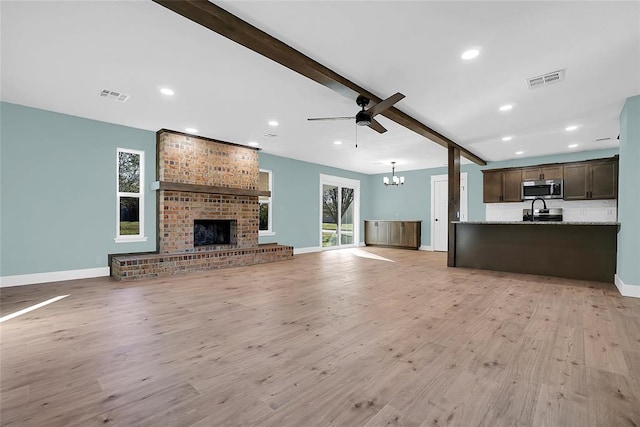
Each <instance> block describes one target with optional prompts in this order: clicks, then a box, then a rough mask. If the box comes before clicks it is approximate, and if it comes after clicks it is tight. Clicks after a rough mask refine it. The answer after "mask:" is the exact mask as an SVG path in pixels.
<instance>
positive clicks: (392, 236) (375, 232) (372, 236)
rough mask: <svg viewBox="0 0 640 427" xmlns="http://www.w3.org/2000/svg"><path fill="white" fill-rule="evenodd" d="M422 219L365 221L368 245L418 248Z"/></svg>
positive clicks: (365, 234)
mask: <svg viewBox="0 0 640 427" xmlns="http://www.w3.org/2000/svg"><path fill="white" fill-rule="evenodd" d="M421 224H422V221H365V222H364V243H365V244H366V245H369V246H370V245H378V246H393V247H399V248H411V249H418V248H419V247H420V234H421Z"/></svg>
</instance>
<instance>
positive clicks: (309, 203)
mask: <svg viewBox="0 0 640 427" xmlns="http://www.w3.org/2000/svg"><path fill="white" fill-rule="evenodd" d="M260 168H261V169H267V170H270V171H272V180H273V195H272V200H273V201H272V203H273V224H272V227H273V231H274V232H275V233H276V235H275V236H264V237H260V243H273V242H277V243H280V244H284V245H290V246H293V247H295V248H298V249H300V248H317V247H318V246H320V174H325V175H333V176H338V177H341V178H349V179H355V180H359V181H360V224H361V226H360V230H361V232H360V241H363V240H364V225H363V224H364V219H366V218H367V216H368V212H369V211H370V210H371V189H370V185H369V176H368V175H364V174H360V173H356V172H350V171H346V170H343V169H336V168H331V167H327V166H322V165H318V164H315V163H307V162H301V161H299V160H293V159H289V158H286V157H279V156H273V155H270V154H266V153H262V152H260Z"/></svg>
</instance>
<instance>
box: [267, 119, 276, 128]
mask: <svg viewBox="0 0 640 427" xmlns="http://www.w3.org/2000/svg"><path fill="white" fill-rule="evenodd" d="M269 126H274V127H275V126H278V122H276V121H275V120H271V121H270V122H269Z"/></svg>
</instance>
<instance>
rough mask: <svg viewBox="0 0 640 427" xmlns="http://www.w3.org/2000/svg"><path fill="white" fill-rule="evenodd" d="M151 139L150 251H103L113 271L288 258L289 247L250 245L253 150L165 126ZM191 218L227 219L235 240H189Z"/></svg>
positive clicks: (254, 220) (118, 274)
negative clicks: (153, 198)
mask: <svg viewBox="0 0 640 427" xmlns="http://www.w3.org/2000/svg"><path fill="white" fill-rule="evenodd" d="M156 144H157V159H158V164H157V176H158V181H159V185H158V187H159V189H158V194H157V203H158V220H157V226H158V230H157V236H158V241H157V253H154V254H138V255H136V254H128V255H115V256H113V257H111V275H112V276H113V277H114V278H116V279H117V280H133V279H141V278H149V277H159V276H166V275H172V274H178V273H182V272H186V271H204V270H211V269H217V268H224V267H234V266H241V265H250V264H259V263H263V262H272V261H280V260H286V259H291V258H292V257H293V248H292V247H291V246H283V245H277V244H276V245H274V244H271V245H259V244H258V225H259V219H258V214H259V204H258V196H259V195H261V192H260V191H259V190H258V179H259V174H260V169H259V164H258V152H257V150H256V149H254V148H251V147H245V146H241V145H238V144H232V143H228V142H222V141H216V140H212V139H208V138H201V137H194V136H192V135H187V134H183V133H181V132H175V131H169V130H165V129H163V130H160V131H158V132H157V134H156ZM195 220H234V221H235V226H234V227H233V229H234V230H235V232H236V235H235V236H234V239H233V241H234V242H235V243H234V244H225V245H210V246H194V236H193V234H194V233H193V228H194V221H195ZM189 254H190V255H189Z"/></svg>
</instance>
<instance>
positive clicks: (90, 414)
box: [0, 248, 640, 427]
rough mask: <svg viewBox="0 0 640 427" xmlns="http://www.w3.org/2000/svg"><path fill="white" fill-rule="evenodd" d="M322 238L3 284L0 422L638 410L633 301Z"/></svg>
mask: <svg viewBox="0 0 640 427" xmlns="http://www.w3.org/2000/svg"><path fill="white" fill-rule="evenodd" d="M445 264H446V255H445V254H443V253H432V252H418V251H406V250H397V249H385V248H364V249H356V250H351V251H349V250H342V251H331V252H324V253H315V254H306V255H299V256H296V257H295V259H294V260H292V261H287V262H280V263H274V264H266V265H258V266H252V267H244V268H236V269H229V270H220V271H215V272H209V273H202V274H192V275H186V276H176V277H172V278H168V279H158V280H150V281H144V282H142V281H141V282H134V283H125V284H121V283H116V282H114V281H111V280H110V279H107V278H101V279H90V280H78V281H70V282H61V283H52V284H46V285H33V286H23V287H15V288H5V289H2V290H1V291H2V292H1V299H0V301H1V308H2V313H3V315H6V314H9V313H11V312H13V311H16V310H19V309H22V308H24V307H26V306H29V305H31V304H34V303H38V302H41V301H43V300H46V299H49V298H52V297H54V296H57V295H64V294H69V297H67V298H64V299H62V300H60V301H58V302H56V303H53V304H51V305H48V306H46V307H43V308H40V309H38V310H35V311H32V312H30V313H28V314H26V315H23V316H20V317H17V318H15V319H12V320H8V321H6V322H4V323H3V324H2V325H1V328H2V329H1V334H2V335H1V345H2V347H1V350H0V357H1V359H0V364H1V372H0V373H1V375H2V376H1V405H2V407H1V412H0V415H1V424H2V425H3V426H13V425H15V426H92V425H119V426H137V425H142V426H191V425H193V426H326V425H334V426H387V425H398V426H445V425H456V426H492V427H493V426H503V425H504V426H507V425H508V426H580V427H584V426H607V427H609V426H627V425H628V426H634V425H636V426H637V425H640V299H632V298H623V297H621V296H619V294H618V292H617V290H616V289H615V287H614V286H613V285H612V284H611V285H608V284H603V283H595V282H581V281H573V280H565V279H556V278H549V277H539V276H527V275H518V274H509V273H497V272H488V271H482V270H470V269H454V268H447V267H446V266H445Z"/></svg>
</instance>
